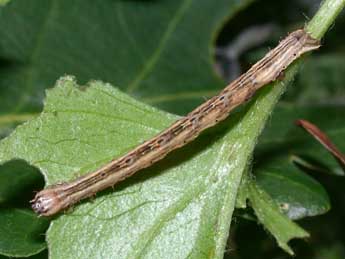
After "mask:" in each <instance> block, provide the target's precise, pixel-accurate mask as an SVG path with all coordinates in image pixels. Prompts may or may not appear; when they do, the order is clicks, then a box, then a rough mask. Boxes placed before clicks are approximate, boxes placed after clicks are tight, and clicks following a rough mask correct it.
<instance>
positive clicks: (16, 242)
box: [0, 208, 49, 257]
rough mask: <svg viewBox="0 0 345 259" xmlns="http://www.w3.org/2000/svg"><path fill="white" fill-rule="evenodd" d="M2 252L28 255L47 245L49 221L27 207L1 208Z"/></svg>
mask: <svg viewBox="0 0 345 259" xmlns="http://www.w3.org/2000/svg"><path fill="white" fill-rule="evenodd" d="M0 222H1V224H0V237H1V238H0V254H2V255H7V256H10V257H27V256H30V255H34V254H37V253H39V252H41V251H42V250H44V249H45V248H46V246H47V244H46V242H45V240H44V236H45V235H44V231H45V230H46V228H47V226H48V224H49V221H48V220H46V219H39V218H37V216H36V215H35V214H34V213H33V212H32V211H29V210H26V209H4V208H1V209H0Z"/></svg>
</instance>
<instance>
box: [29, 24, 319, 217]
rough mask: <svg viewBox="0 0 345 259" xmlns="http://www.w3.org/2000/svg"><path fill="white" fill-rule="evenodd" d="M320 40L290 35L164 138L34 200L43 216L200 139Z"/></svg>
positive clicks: (296, 33)
mask: <svg viewBox="0 0 345 259" xmlns="http://www.w3.org/2000/svg"><path fill="white" fill-rule="evenodd" d="M319 46H320V45H319V41H318V40H316V39H313V38H312V37H311V36H310V35H308V34H307V33H306V32H305V31H304V30H297V31H294V32H292V33H290V34H289V35H288V36H287V37H286V38H285V39H283V40H282V41H281V42H280V43H279V45H278V46H277V47H276V48H274V49H273V50H271V51H270V52H268V53H267V54H266V55H265V57H263V58H262V59H261V60H260V61H258V62H257V63H256V64H254V65H253V66H252V67H251V68H250V69H249V70H248V71H247V72H246V73H244V74H242V75H241V76H240V77H239V78H237V79H236V80H234V81H233V82H232V83H230V84H229V85H228V86H227V87H226V88H225V89H224V90H223V91H221V92H220V93H219V94H218V95H216V96H214V97H213V98H211V99H209V100H208V101H206V102H205V103H203V104H201V105H200V106H199V107H197V108H196V109H195V110H193V111H192V112H190V113H189V114H188V115H187V116H185V117H183V118H181V119H180V120H178V121H176V122H175V123H174V124H172V125H171V126H170V127H169V128H167V129H166V130H164V131H162V132H161V133H160V134H158V135H157V136H155V137H154V138H152V139H151V140H148V141H146V142H144V143H143V144H141V145H139V146H138V147H137V148H135V149H134V150H132V151H130V152H129V153H127V154H125V155H124V156H122V157H119V158H117V159H114V160H112V161H111V162H110V163H108V164H106V165H105V166H103V167H101V168H99V169H98V170H96V171H94V172H90V173H88V174H86V175H84V176H82V177H79V178H77V179H75V180H73V181H71V182H68V183H63V184H59V185H55V186H48V187H47V188H46V189H44V190H42V191H40V192H39V193H37V195H36V196H35V198H34V199H33V201H32V208H33V210H34V211H35V212H36V213H38V214H39V215H42V216H50V215H53V214H55V213H57V212H59V211H61V210H63V209H65V208H67V207H69V206H71V205H73V204H75V203H76V202H78V201H79V200H81V199H84V198H87V197H90V196H92V195H94V194H95V193H96V192H99V191H101V190H103V189H105V188H108V187H111V186H114V185H115V184H116V183H117V182H119V181H122V180H124V179H125V178H127V177H129V176H131V175H133V174H134V173H135V172H137V171H138V170H140V169H143V168H146V167H148V166H150V165H151V164H153V163H154V162H156V161H158V160H160V159H162V158H163V157H165V156H166V155H167V154H168V153H169V152H171V151H172V150H174V149H177V148H179V147H181V146H183V145H185V144H187V143H188V142H190V141H192V140H193V139H194V138H196V137H197V136H198V135H199V134H200V133H201V132H202V131H203V130H205V129H206V128H209V127H212V126H213V125H215V124H216V123H218V122H219V121H221V120H224V119H225V118H226V117H227V116H228V114H229V113H230V111H231V110H233V109H234V108H235V107H237V106H238V105H240V104H242V103H243V102H245V101H247V100H248V99H250V98H251V97H252V96H253V95H254V93H255V92H256V91H257V90H258V89H259V88H261V87H262V86H264V85H266V84H268V83H270V82H273V81H275V80H276V79H277V78H279V77H280V76H281V75H282V73H283V71H284V70H285V69H286V67H288V66H289V65H290V64H291V63H292V62H293V61H294V60H296V59H297V58H298V57H300V56H301V55H302V54H303V53H305V52H308V51H311V50H314V49H317V48H319Z"/></svg>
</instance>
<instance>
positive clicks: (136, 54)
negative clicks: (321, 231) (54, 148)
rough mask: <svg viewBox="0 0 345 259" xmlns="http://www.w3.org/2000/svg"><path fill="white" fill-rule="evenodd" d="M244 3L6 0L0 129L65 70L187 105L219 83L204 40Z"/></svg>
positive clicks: (24, 113) (29, 113)
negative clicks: (7, 1) (7, 2)
mask: <svg viewBox="0 0 345 259" xmlns="http://www.w3.org/2000/svg"><path fill="white" fill-rule="evenodd" d="M250 2H252V0H245V1H235V0H230V1H229V0H219V1H217V4H214V2H213V1H209V0H200V1H191V0H176V1H125V0H121V1H113V0H99V1H94V0H45V1H43V2H42V1H41V0H31V1H27V0H13V1H11V2H10V3H9V4H8V5H7V6H6V7H4V8H2V9H1V10H0V27H1V30H0V92H1V103H0V127H1V128H3V129H1V128H0V134H1V135H5V134H6V133H8V131H9V130H10V129H11V128H12V127H13V126H15V125H16V124H17V123H21V122H23V121H25V120H27V119H28V118H30V117H33V116H35V115H36V114H37V112H38V111H40V110H41V106H42V99H43V95H44V89H45V88H47V87H51V86H52V85H53V84H54V83H55V81H56V80H57V79H58V78H59V77H60V76H61V75H64V74H72V75H74V76H76V77H77V78H78V80H79V81H80V82H81V83H82V84H84V83H86V82H88V81H89V80H93V79H102V80H103V81H106V82H110V83H112V84H113V85H118V86H120V87H121V89H122V90H123V91H124V92H127V93H130V94H131V95H133V96H135V97H137V98H140V99H142V100H144V101H145V102H146V103H149V104H154V105H156V106H159V107H161V108H164V109H166V110H169V111H172V112H178V113H183V114H184V113H185V112H188V111H190V110H191V109H192V108H194V107H195V106H196V105H197V104H199V103H201V102H203V101H204V98H205V96H210V95H213V94H214V93H215V92H216V91H217V90H219V89H220V88H222V87H223V85H224V83H223V81H222V80H221V79H220V78H219V77H218V76H217V75H216V74H215V73H214V72H213V68H212V66H213V59H212V53H211V46H210V45H211V43H213V41H214V38H215V36H216V33H215V32H217V31H218V30H219V28H220V26H221V25H222V23H223V22H224V21H225V20H226V19H229V18H230V17H232V16H234V14H236V13H237V12H238V11H239V10H240V9H242V8H244V7H245V6H246V5H248V4H249V3H250ZM24 25H25V26H24ZM196 75H197V76H196ZM13 124H15V125H13ZM2 132H3V133H2Z"/></svg>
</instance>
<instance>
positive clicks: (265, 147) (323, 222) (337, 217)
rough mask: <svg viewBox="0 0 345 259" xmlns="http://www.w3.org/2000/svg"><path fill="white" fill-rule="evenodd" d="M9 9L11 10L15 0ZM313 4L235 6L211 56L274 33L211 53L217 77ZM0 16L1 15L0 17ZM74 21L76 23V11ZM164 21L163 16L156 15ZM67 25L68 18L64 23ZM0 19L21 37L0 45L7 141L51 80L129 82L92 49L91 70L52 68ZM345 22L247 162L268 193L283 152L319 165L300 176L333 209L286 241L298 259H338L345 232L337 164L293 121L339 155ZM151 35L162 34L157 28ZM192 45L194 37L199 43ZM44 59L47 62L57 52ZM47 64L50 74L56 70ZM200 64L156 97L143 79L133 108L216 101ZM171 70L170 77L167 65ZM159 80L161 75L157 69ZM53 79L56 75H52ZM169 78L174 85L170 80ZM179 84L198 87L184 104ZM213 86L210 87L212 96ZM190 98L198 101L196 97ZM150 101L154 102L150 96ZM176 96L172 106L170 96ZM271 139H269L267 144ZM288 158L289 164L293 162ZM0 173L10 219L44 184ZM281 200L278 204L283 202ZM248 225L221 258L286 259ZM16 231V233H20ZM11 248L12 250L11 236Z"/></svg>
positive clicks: (24, 170)
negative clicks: (255, 34)
mask: <svg viewBox="0 0 345 259" xmlns="http://www.w3.org/2000/svg"><path fill="white" fill-rule="evenodd" d="M13 1H14V2H15V1H16V0H13ZM134 2H135V1H134ZM41 3H42V2H40V4H41ZM28 4H30V3H28ZM45 4H47V6H44V5H45ZM45 4H41V7H40V10H36V12H41V13H46V12H47V10H49V9H47V8H48V1H47V2H46V3H45ZM95 4H97V3H95ZM77 6H78V4H77V2H76V4H75V7H77ZM318 6H319V1H312V0H310V1H307V0H294V1H279V2H278V1H273V0H270V1H248V2H247V3H246V4H243V5H241V10H240V11H239V10H236V12H234V13H233V15H232V16H230V17H231V19H230V20H229V21H228V22H227V23H226V24H224V26H223V28H222V30H220V31H219V33H217V34H215V37H216V38H217V40H216V41H215V42H216V46H217V47H218V48H224V47H225V46H227V45H229V44H230V45H231V43H233V42H234V40H235V39H238V37H239V35H244V31H245V30H246V29H248V28H251V27H252V26H253V25H263V26H261V28H265V29H269V30H271V33H269V34H268V35H267V36H266V37H263V39H262V40H261V42H256V41H257V39H252V38H250V37H249V38H248V37H247V38H246V41H247V42H248V41H249V42H250V41H252V42H253V43H252V46H250V47H248V48H247V49H245V50H244V51H238V52H237V53H235V54H236V55H235V56H234V57H233V59H231V60H228V59H226V57H224V55H218V58H217V60H216V63H217V66H216V67H215V70H216V69H218V71H219V70H225V73H224V74H227V73H228V74H230V75H227V76H228V77H230V78H231V77H232V76H234V75H231V73H230V72H231V71H230V72H229V70H235V71H236V70H241V71H244V70H245V69H246V68H248V66H249V65H250V64H252V63H253V62H254V61H255V60H257V59H258V58H259V57H260V56H262V54H263V53H265V52H266V51H267V48H268V46H273V45H274V44H275V42H277V40H279V37H280V36H281V35H284V34H285V32H287V31H291V30H293V29H295V28H296V27H301V26H302V25H301V24H300V22H301V21H304V20H305V17H309V16H312V15H313V13H314V12H315V10H316V9H317V7H318ZM4 10H5V9H4ZM277 10H279V11H277ZM0 12H3V10H1V11H0ZM75 14H76V15H78V10H77V8H76V12H75ZM1 15H2V16H6V15H8V14H5V13H1ZM11 15H13V14H11ZM20 15H22V14H18V17H19V18H20ZM49 15H54V14H49ZM94 15H97V14H94ZM161 15H167V14H163V13H161ZM191 16H192V14H191ZM27 17H29V18H30V19H27V20H25V22H24V23H27V24H28V28H34V27H32V26H29V25H30V24H35V23H38V24H39V23H40V22H42V21H39V20H35V19H36V18H37V19H39V17H41V16H40V15H37V16H35V17H32V16H27ZM67 18H70V19H71V20H73V19H72V18H71V17H67ZM5 21H6V19H1V20H0V27H1V28H2V29H3V31H12V30H13V31H14V30H18V31H17V34H20V35H21V37H23V38H22V39H20V37H19V38H17V39H16V41H14V42H13V43H12V46H13V48H5V46H4V45H0V53H1V59H0V92H1V104H0V105H1V106H0V107H1V108H0V109H1V110H0V113H1V117H0V127H1V128H0V131H1V135H2V137H5V136H7V135H8V134H9V133H10V132H11V131H12V129H13V128H14V126H15V125H17V124H19V123H22V122H23V121H25V120H27V119H29V118H31V117H34V116H35V115H36V114H38V113H39V112H40V110H41V109H42V101H43V98H44V89H45V88H50V87H51V86H52V85H54V82H55V80H56V79H57V78H58V77H60V76H62V75H64V74H65V73H71V72H72V73H73V74H74V75H76V76H77V78H78V82H79V83H81V84H84V83H86V82H87V81H89V80H90V79H101V80H103V81H109V82H112V83H116V85H118V84H119V85H127V81H126V80H129V79H126V78H127V76H128V75H126V74H124V75H123V76H122V77H121V74H120V76H117V77H116V78H115V79H114V78H113V75H112V70H111V69H109V70H107V69H104V67H107V68H109V67H111V66H112V65H111V64H113V63H114V62H115V61H114V60H113V59H111V58H107V57H104V56H103V57H98V56H97V55H95V54H93V53H92V51H91V52H90V49H91V50H92V49H94V47H91V48H88V49H87V48H85V49H84V48H82V46H79V48H76V49H79V50H80V51H81V52H83V51H89V53H88V56H90V57H92V58H91V59H90V60H92V61H93V62H92V63H90V60H87V61H84V60H81V59H78V58H79V57H83V56H84V55H83V54H82V53H81V54H80V55H79V54H77V57H74V58H71V62H72V63H70V64H69V63H68V61H66V60H63V61H61V62H62V64H64V65H62V66H61V65H60V66H59V62H55V63H52V62H51V60H55V61H56V60H59V59H67V57H68V55H66V54H64V55H62V54H61V53H58V51H56V52H55V55H56V56H45V55H44V54H45V52H44V49H43V51H42V52H41V53H40V51H32V50H30V48H31V47H34V48H40V46H25V44H24V45H20V42H18V40H19V41H20V40H22V41H23V42H26V41H27V39H26V38H27V37H30V35H31V33H33V32H28V31H26V29H27V28H26V27H25V26H23V27H22V24H23V21H21V20H20V19H18V22H20V23H19V24H20V25H21V26H17V27H12V26H14V25H13V23H12V24H10V25H9V24H6V23H5ZM152 21H153V22H154V17H153V18H152ZM344 23H345V18H344V15H343V16H342V17H340V18H339V19H338V20H337V22H336V25H335V26H334V28H332V29H331V30H330V32H329V33H327V35H326V37H325V40H324V45H325V46H324V47H323V48H322V49H321V50H320V51H318V53H316V54H314V55H312V56H311V57H310V58H309V59H308V60H307V61H306V63H305V64H304V67H303V70H302V73H300V74H299V76H298V77H297V78H296V80H295V82H294V83H293V85H292V86H291V87H289V90H288V92H287V93H286V94H285V95H284V96H283V98H282V101H281V102H280V103H279V105H278V107H277V110H276V112H275V114H274V115H273V117H272V118H271V119H270V121H269V123H268V126H267V129H266V130H265V132H264V134H263V136H262V138H261V139H260V143H259V146H258V148H257V150H256V153H255V155H256V157H255V160H254V171H255V169H256V168H257V170H256V172H255V173H256V175H257V180H258V181H259V182H260V181H261V183H262V185H263V186H265V185H266V188H267V190H268V191H269V188H270V186H275V184H276V182H273V184H272V182H270V181H272V178H269V176H267V171H268V170H265V172H263V173H260V166H262V165H265V166H266V167H265V168H275V165H276V164H275V163H278V164H279V163H281V161H282V160H280V159H281V157H282V156H286V153H288V154H289V155H291V152H292V154H293V155H295V156H297V157H298V158H301V157H302V158H303V159H306V160H304V161H308V162H310V160H308V159H307V158H305V155H307V156H311V157H312V158H313V159H314V160H315V159H316V160H317V162H318V163H317V165H318V169H319V170H317V171H319V172H315V170H310V168H309V167H308V166H306V167H303V168H302V169H304V171H306V169H308V170H307V171H309V173H310V175H312V177H313V178H315V179H316V180H317V181H318V182H320V183H322V185H323V186H324V188H325V190H326V191H327V193H328V196H329V198H330V203H331V206H332V209H331V210H330V211H329V212H327V213H326V214H325V215H322V216H317V217H305V216H307V215H303V216H300V217H302V218H303V219H302V220H300V221H299V223H300V224H301V225H302V226H303V227H304V228H305V229H306V230H307V231H308V232H309V233H310V235H311V238H309V239H308V240H307V241H304V240H295V241H292V246H293V248H294V250H295V253H296V254H297V256H296V257H297V258H311V257H313V258H343V257H345V248H344V242H345V238H344V235H343V233H342V229H344V225H343V223H342V219H343V218H344V216H345V211H344V203H345V200H344V195H343V194H342V188H343V186H344V179H343V177H340V176H334V175H332V172H334V171H336V170H337V169H334V168H336V165H335V163H332V161H331V160H329V159H326V160H325V159H324V157H325V156H327V154H326V153H323V152H322V150H320V149H318V147H317V145H313V144H312V140H310V139H309V140H310V142H308V141H309V140H308V138H303V141H301V140H298V139H297V140H296V139H294V138H292V137H293V136H296V135H299V134H300V132H299V131H298V130H297V129H294V126H293V122H294V120H295V119H298V118H301V116H303V117H304V118H308V119H310V120H311V121H313V122H314V123H316V124H318V125H319V126H320V127H321V128H322V129H324V130H325V131H326V132H327V133H329V134H330V136H331V137H332V139H334V140H335V142H336V144H337V145H339V147H340V148H342V150H345V142H344V139H345V138H344V136H345V135H344V134H345V133H344V131H345V129H344V126H345V125H344V123H345V122H344V120H343V117H342V115H343V114H344V111H345V108H344V105H345V103H344V102H345V101H344V100H345V87H344V85H343V82H344V75H345V73H344V72H345V71H344V70H345V66H344V62H345V59H344V55H345V53H344V51H345V50H344V47H343V44H342V43H343V42H344V37H345V36H344V35H345V34H344V28H345V27H344V25H345V24H344ZM86 24H87V21H86ZM88 25H89V24H88ZM71 26H72V28H71V30H72V31H73V29H74V28H73V24H71ZM196 26H202V24H201V25H200V24H198V23H192V24H191V28H190V33H191V32H193V28H194V27H196ZM88 29H89V30H90V32H94V33H97V32H98V31H101V30H102V29H101V30H100V29H99V28H97V27H96V26H95V27H92V26H90V27H89V28H88ZM157 30H159V28H158V29H157ZM257 30H258V29H257ZM73 33H75V34H76V35H77V36H76V38H78V39H80V38H82V37H83V36H82V35H80V34H78V31H75V30H74V31H73ZM0 35H1V33H0ZM69 36H70V35H66V38H68V37H69ZM199 36H200V35H199ZM178 37H182V38H183V34H182V35H179V36H178ZM195 37H198V35H196V36H195ZM200 37H201V36H200ZM201 38H202V37H201ZM54 42H55V43H54ZM58 42H59V41H58V40H57V39H54V40H53V41H52V42H51V43H50V44H48V46H44V47H46V48H47V51H48V49H51V48H54V47H55V46H54V44H59V43H58ZM86 43H87V41H86ZM184 43H185V45H183V46H181V47H186V48H188V42H184ZM16 44H18V45H16ZM76 44H81V43H80V41H76ZM113 44H114V43H113V42H106V44H102V46H105V47H106V46H107V45H108V46H109V45H113ZM17 46H24V48H22V47H21V48H18V47H17ZM116 47H118V48H120V47H121V46H115V48H116ZM211 47H212V48H214V47H215V46H214V45H212V46H211ZM25 48H26V49H25ZM56 49H59V47H58V46H56ZM195 51H200V49H196V50H195ZM38 53H40V54H38ZM47 53H48V52H47ZM49 53H50V54H51V53H54V52H49ZM105 53H106V52H105ZM28 54H30V55H32V56H31V57H33V58H35V55H37V56H36V59H32V60H30V59H29V62H31V61H35V63H33V64H31V66H30V69H32V70H31V71H30V72H32V73H31V78H30V77H27V75H26V74H25V73H26V72H27V71H26V70H25V69H23V68H24V66H23V67H22V66H21V65H25V64H26V62H28V60H27V58H29V57H28V56H26V55H28ZM123 55H125V56H124V57H123V58H124V60H126V59H127V60H128V63H126V62H124V63H122V65H125V66H124V67H125V68H126V70H125V72H128V71H131V69H132V64H133V60H132V59H131V57H130V56H126V55H129V53H124V54H123ZM196 57H200V54H199V55H198V54H196ZM169 58H171V60H172V61H171V64H175V65H176V64H178V65H181V59H175V60H174V57H173V56H169ZM98 59H99V60H98ZM47 62H48V63H47ZM49 63H50V65H49V69H51V70H52V72H51V71H50V70H47V64H49ZM54 64H55V66H56V67H54ZM56 64H58V65H56ZM85 64H87V67H85ZM171 64H170V65H171ZM202 64H203V57H200V63H199V65H200V67H198V68H196V71H195V74H197V75H198V77H197V78H195V77H190V78H188V76H187V75H188V74H189V73H186V74H187V75H186V76H185V77H183V76H182V77H181V76H179V78H182V79H183V80H185V81H182V82H181V81H178V82H176V80H174V77H173V76H171V75H170V76H171V78H169V77H167V76H166V75H164V74H163V75H162V74H160V75H161V76H162V78H160V80H161V81H165V82H169V83H167V85H166V86H165V87H163V88H162V89H161V91H162V92H159V91H157V88H156V89H150V85H155V80H158V79H157V78H151V79H150V78H149V79H147V82H146V84H147V87H144V89H145V90H144V91H142V92H140V91H138V92H135V91H134V92H133V93H132V94H133V95H134V96H135V97H136V98H138V99H139V100H143V101H144V102H147V103H149V104H152V105H155V106H157V107H160V108H162V109H165V110H167V111H169V112H173V113H178V114H185V113H187V112H188V111H190V109H191V108H192V107H195V106H196V105H197V104H198V103H200V102H202V101H203V100H204V97H208V96H210V95H211V94H213V93H215V92H216V91H215V88H216V89H220V88H221V87H222V86H223V82H222V80H221V79H220V78H217V76H216V75H214V78H213V80H214V81H212V82H210V81H209V79H208V78H203V77H202V76H203V74H204V72H203V71H204V69H208V67H206V68H205V67H203V65H202ZM81 65H82V66H81ZM165 65H169V64H161V66H165ZM204 65H205V66H207V62H206V63H204ZM170 68H171V69H174V68H173V66H171V67H170ZM24 70H25V71H24ZM181 70H183V67H182V69H180V70H179V71H177V72H180V71H181ZM42 71H44V72H42ZM157 73H158V74H159V71H158V72H157ZM42 75H44V78H43V79H42V78H41V76H42ZM55 75H56V77H54V76H55ZM118 75H119V74H118ZM28 79H30V80H32V82H33V83H31V84H27V81H26V80H28ZM169 79H171V80H170V81H169ZM182 79H179V80H182ZM228 79H229V78H228ZM228 79H224V80H228ZM158 81H159V80H158ZM9 82H10V84H9ZM184 82H188V83H190V82H196V83H195V85H197V86H196V89H190V90H191V91H190V93H191V94H190V98H185V97H183V96H182V95H181V98H179V95H177V94H175V93H178V92H179V91H181V89H178V87H180V88H182V87H183V86H184ZM176 87H177V88H176ZM198 87H200V89H197V88H198ZM211 87H212V89H210V88H211ZM208 88H209V89H208ZM171 89H173V90H172V91H173V92H171ZM193 91H194V92H196V93H197V94H193ZM154 95H157V96H154ZM151 96H154V98H153V97H151ZM162 96H163V97H164V98H163V97H162ZM176 96H177V98H174V97H176ZM302 135H303V134H302ZM272 139H273V140H274V141H272ZM296 141H297V142H298V141H299V143H298V144H299V145H302V144H303V145H306V146H309V145H310V146H311V147H310V148H309V149H308V150H307V153H306V154H303V156H299V153H298V152H301V151H300V150H299V151H298V152H297V153H294V152H293V151H291V150H293V149H294V148H295V145H296ZM301 143H302V144H301ZM302 151H303V149H302ZM311 151H315V152H311ZM302 153H303V152H302ZM315 153H316V155H315ZM295 156H290V157H293V158H294V157H295ZM313 162H314V161H313ZM300 167H301V165H300ZM281 168H283V169H286V170H287V171H289V170H292V171H294V172H296V171H297V169H296V168H294V169H292V168H291V165H290V164H289V165H288V164H287V165H286V167H281ZM321 169H322V170H321ZM1 170H2V171H3V173H2V174H1V175H0V177H3V179H1V178H0V180H1V181H2V183H3V182H5V181H7V182H9V183H10V185H6V188H7V189H6V188H2V189H0V193H1V197H0V198H1V199H0V204H1V207H2V209H3V211H5V212H6V210H7V211H10V210H11V209H13V208H15V209H17V208H19V209H21V208H23V207H25V206H26V204H27V200H28V199H29V198H27V199H25V200H23V199H22V198H21V197H30V193H32V191H33V190H37V189H39V188H40V187H42V186H43V179H42V177H41V176H40V174H39V173H38V172H37V170H36V169H34V168H32V167H30V166H28V165H27V164H26V163H24V162H22V161H13V162H10V163H7V164H5V165H3V166H2V167H1ZM325 172H326V173H325ZM336 172H337V171H336ZM265 173H266V175H265ZM13 174H15V175H19V177H18V178H16V179H14V180H13V178H11V181H8V180H7V179H8V176H7V175H13ZM6 176H7V177H6ZM23 179H25V180H23ZM23 181H24V182H25V183H26V184H25V185H22V184H19V185H20V189H21V191H20V192H19V191H16V192H11V190H13V189H14V188H16V190H18V189H17V188H18V183H22V182H23ZM16 182H17V184H16ZM12 184H13V185H12ZM277 189H278V190H270V193H272V194H273V195H275V196H276V198H277V199H278V200H279V197H278V196H279V192H281V191H286V192H287V193H288V192H289V190H284V187H281V186H279V188H277ZM320 192H321V191H320ZM18 193H20V195H18ZM16 195H18V196H16ZM281 195H282V196H283V198H284V195H283V194H281ZM307 211H308V212H310V211H312V210H311V209H308V210H307ZM311 214H312V213H311ZM315 214H317V213H315ZM2 215H5V216H4V218H3V219H2V222H5V219H6V218H5V217H6V213H3V214H2ZM248 218H249V220H248ZM252 219H253V217H252V212H251V211H250V209H248V210H238V212H237V216H236V217H235V220H234V224H233V226H232V231H231V236H230V238H229V248H230V249H229V251H226V254H225V256H226V257H229V258H230V257H231V258H286V257H288V255H286V254H285V253H284V252H282V251H281V250H280V249H279V248H278V247H277V245H276V243H275V241H274V239H273V238H272V237H270V236H269V235H268V233H267V232H266V231H265V230H264V229H263V228H262V226H260V225H258V223H257V222H256V221H255V220H252ZM26 220H27V219H26ZM31 220H32V219H31ZM23 222H24V221H23ZM29 222H32V221H29ZM38 225H39V228H38V229H40V228H41V229H45V228H46V226H47V222H40V223H39V224H38ZM3 231H5V230H3ZM17 231H22V230H20V229H19V230H17ZM14 232H15V231H14ZM13 242H15V235H14V239H13ZM19 242H20V241H19ZM46 253H47V252H46V251H43V252H41V254H38V255H35V256H33V258H34V257H40V258H45V257H46Z"/></svg>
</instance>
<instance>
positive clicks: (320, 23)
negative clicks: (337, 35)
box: [305, 0, 345, 39]
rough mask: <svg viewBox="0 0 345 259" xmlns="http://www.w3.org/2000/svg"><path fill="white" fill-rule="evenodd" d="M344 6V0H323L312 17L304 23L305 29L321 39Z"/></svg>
mask: <svg viewBox="0 0 345 259" xmlns="http://www.w3.org/2000/svg"><path fill="white" fill-rule="evenodd" d="M344 6H345V0H326V1H324V2H323V3H322V5H321V7H320V9H319V10H318V11H317V13H316V14H315V15H314V17H313V19H311V21H310V22H309V23H308V24H307V25H306V27H305V29H306V31H307V32H309V33H310V34H311V36H313V37H314V38H316V39H321V38H322V37H323V35H324V34H325V33H326V31H327V30H328V29H329V27H331V25H332V24H333V23H334V21H335V19H336V17H337V16H338V14H339V13H340V12H341V10H342V9H343V8H344Z"/></svg>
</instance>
